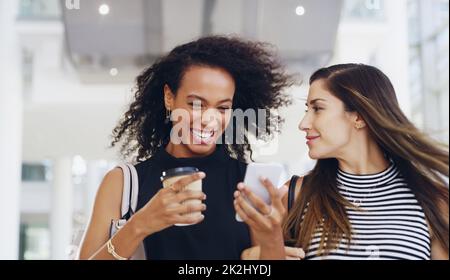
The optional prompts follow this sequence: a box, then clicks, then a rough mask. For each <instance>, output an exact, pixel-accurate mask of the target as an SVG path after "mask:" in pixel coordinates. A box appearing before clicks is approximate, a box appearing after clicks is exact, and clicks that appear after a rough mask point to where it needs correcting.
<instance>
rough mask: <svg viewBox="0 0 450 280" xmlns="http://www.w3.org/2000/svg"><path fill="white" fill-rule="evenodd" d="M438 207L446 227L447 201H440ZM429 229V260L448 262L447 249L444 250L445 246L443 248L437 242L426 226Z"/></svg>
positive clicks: (447, 216) (447, 215) (447, 218)
mask: <svg viewBox="0 0 450 280" xmlns="http://www.w3.org/2000/svg"><path fill="white" fill-rule="evenodd" d="M438 205H439V206H438V207H439V209H440V211H441V213H442V214H443V216H444V217H445V220H446V221H447V225H448V221H449V208H448V200H447V201H443V202H442V201H441V203H438ZM428 227H429V228H430V234H431V259H432V260H448V259H449V256H448V248H445V246H443V245H442V244H441V243H440V242H439V240H438V239H437V238H436V236H435V235H434V234H433V231H432V230H431V227H430V226H428Z"/></svg>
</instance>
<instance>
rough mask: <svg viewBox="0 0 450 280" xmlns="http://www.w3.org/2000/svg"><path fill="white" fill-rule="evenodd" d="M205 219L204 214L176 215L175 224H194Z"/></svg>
mask: <svg viewBox="0 0 450 280" xmlns="http://www.w3.org/2000/svg"><path fill="white" fill-rule="evenodd" d="M204 219H205V216H204V215H203V214H202V215H177V217H176V222H175V224H189V225H195V224H198V223H200V222H201V221H203V220H204Z"/></svg>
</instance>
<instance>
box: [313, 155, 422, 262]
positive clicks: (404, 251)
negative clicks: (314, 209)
mask: <svg viewBox="0 0 450 280" xmlns="http://www.w3.org/2000/svg"><path fill="white" fill-rule="evenodd" d="M337 181H338V188H339V192H340V193H341V194H342V196H343V197H344V198H346V199H347V200H348V201H350V202H351V203H352V204H354V205H356V206H359V209H358V208H357V209H355V208H349V207H347V215H348V217H349V219H350V222H351V225H352V241H351V244H350V247H348V241H347V240H343V241H342V242H341V243H340V245H339V248H338V249H335V250H332V251H331V252H330V254H329V255H326V256H318V254H317V249H318V247H319V244H320V237H321V235H320V228H319V229H318V230H317V231H316V233H315V235H314V237H313V239H312V240H311V243H310V244H311V245H310V247H309V248H308V251H307V252H306V258H305V259H411V260H412V259H414V260H417V259H421V260H428V259H430V258H431V240H430V234H429V230H428V226H427V222H426V219H425V214H424V213H423V209H422V207H421V206H420V205H419V202H418V201H417V199H416V198H415V195H414V194H413V192H412V191H411V189H410V188H409V187H408V186H407V184H406V181H405V179H404V178H403V177H402V175H401V174H400V172H399V170H398V169H397V167H396V166H395V164H394V163H391V165H390V166H389V168H388V169H386V170H385V171H383V172H381V173H378V174H375V175H352V174H348V173H345V172H343V171H341V170H339V171H338V175H337Z"/></svg>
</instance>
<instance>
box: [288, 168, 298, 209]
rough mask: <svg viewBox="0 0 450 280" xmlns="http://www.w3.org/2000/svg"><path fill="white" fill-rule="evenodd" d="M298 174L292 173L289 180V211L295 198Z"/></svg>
mask: <svg viewBox="0 0 450 280" xmlns="http://www.w3.org/2000/svg"><path fill="white" fill-rule="evenodd" d="M298 178H299V177H298V176H297V175H294V176H292V178H291V182H290V183H289V192H288V209H287V210H288V212H289V211H291V208H292V205H294V200H295V186H296V185H297V181H298Z"/></svg>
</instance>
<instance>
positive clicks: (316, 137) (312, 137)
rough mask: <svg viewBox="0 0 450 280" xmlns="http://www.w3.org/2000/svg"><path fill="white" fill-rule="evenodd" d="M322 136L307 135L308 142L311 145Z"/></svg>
mask: <svg viewBox="0 0 450 280" xmlns="http://www.w3.org/2000/svg"><path fill="white" fill-rule="evenodd" d="M319 138H320V136H306V140H308V141H306V144H307V145H309V144H311V143H312V142H313V141H314V140H316V139H319Z"/></svg>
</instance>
